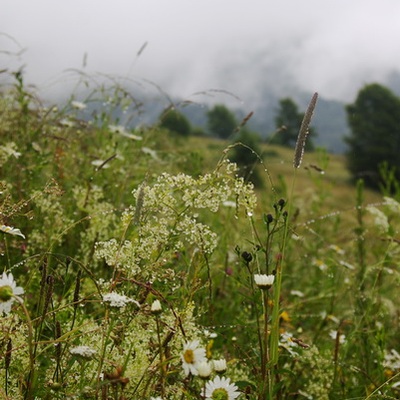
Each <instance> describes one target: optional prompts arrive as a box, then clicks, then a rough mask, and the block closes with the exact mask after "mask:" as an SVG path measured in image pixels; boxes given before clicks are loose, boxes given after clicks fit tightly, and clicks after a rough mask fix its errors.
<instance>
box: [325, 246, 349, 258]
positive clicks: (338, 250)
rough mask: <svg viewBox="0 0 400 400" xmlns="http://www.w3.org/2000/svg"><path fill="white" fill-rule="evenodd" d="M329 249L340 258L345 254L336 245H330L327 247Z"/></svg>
mask: <svg viewBox="0 0 400 400" xmlns="http://www.w3.org/2000/svg"><path fill="white" fill-rule="evenodd" d="M329 248H330V249H331V250H333V251H335V252H336V253H337V254H339V255H340V256H343V255H344V254H345V253H346V252H345V251H344V250H343V249H341V248H340V247H339V246H337V245H336V244H331V245H330V246H329Z"/></svg>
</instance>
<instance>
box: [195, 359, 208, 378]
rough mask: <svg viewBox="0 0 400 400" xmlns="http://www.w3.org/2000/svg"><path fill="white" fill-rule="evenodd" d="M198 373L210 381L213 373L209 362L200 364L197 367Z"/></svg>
mask: <svg viewBox="0 0 400 400" xmlns="http://www.w3.org/2000/svg"><path fill="white" fill-rule="evenodd" d="M197 372H198V373H199V377H200V378H202V379H208V378H209V377H210V375H211V372H212V368H211V364H210V363H209V362H208V361H202V362H200V363H199V365H198V366H197Z"/></svg>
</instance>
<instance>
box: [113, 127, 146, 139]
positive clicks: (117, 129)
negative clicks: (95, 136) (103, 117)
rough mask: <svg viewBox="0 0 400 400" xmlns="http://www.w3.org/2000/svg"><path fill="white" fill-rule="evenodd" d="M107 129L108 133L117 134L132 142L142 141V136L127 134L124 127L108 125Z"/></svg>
mask: <svg viewBox="0 0 400 400" xmlns="http://www.w3.org/2000/svg"><path fill="white" fill-rule="evenodd" d="M108 129H109V130H110V132H112V133H118V134H120V135H121V136H125V137H127V138H129V139H132V140H142V139H143V138H142V136H138V135H134V134H132V133H129V132H128V131H127V130H126V129H125V127H124V126H122V125H109V126H108Z"/></svg>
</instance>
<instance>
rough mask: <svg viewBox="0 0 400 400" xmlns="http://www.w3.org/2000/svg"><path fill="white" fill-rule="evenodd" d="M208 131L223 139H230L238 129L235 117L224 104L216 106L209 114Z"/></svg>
mask: <svg viewBox="0 0 400 400" xmlns="http://www.w3.org/2000/svg"><path fill="white" fill-rule="evenodd" d="M207 118H208V129H209V130H210V132H211V134H213V135H214V136H216V137H219V138H221V139H227V138H229V137H230V136H231V135H232V134H233V133H234V131H235V128H236V127H237V121H236V118H235V115H234V114H233V113H232V111H230V110H229V109H228V108H227V107H226V106H224V105H223V104H217V105H215V106H214V107H213V108H212V109H211V110H209V111H208V112H207Z"/></svg>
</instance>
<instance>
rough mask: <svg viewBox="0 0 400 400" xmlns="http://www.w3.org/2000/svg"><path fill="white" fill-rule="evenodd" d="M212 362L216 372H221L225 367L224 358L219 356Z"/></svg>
mask: <svg viewBox="0 0 400 400" xmlns="http://www.w3.org/2000/svg"><path fill="white" fill-rule="evenodd" d="M213 364H214V370H215V372H216V373H217V374H223V373H224V372H225V371H226V369H227V366H226V360H225V358H221V359H220V360H214V361H213Z"/></svg>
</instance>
